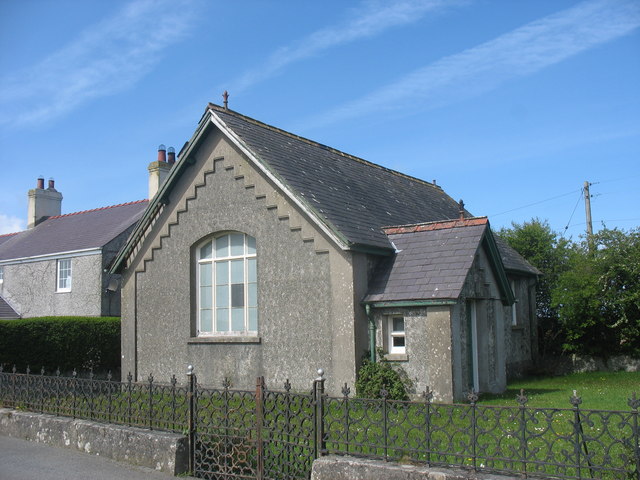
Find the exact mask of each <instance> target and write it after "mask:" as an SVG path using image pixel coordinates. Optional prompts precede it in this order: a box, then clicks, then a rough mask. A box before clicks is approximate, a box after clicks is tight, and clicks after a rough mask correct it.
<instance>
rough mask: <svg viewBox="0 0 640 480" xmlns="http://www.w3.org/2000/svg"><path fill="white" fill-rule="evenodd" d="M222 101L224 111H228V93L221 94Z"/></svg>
mask: <svg viewBox="0 0 640 480" xmlns="http://www.w3.org/2000/svg"><path fill="white" fill-rule="evenodd" d="M222 99H223V100H224V109H225V110H228V109H229V92H227V91H226V90H225V91H224V93H223V94H222Z"/></svg>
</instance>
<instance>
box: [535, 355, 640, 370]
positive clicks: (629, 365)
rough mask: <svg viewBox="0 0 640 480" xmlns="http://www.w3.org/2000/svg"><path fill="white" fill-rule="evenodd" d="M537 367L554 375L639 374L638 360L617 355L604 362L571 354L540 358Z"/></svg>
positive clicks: (586, 356)
mask: <svg viewBox="0 0 640 480" xmlns="http://www.w3.org/2000/svg"><path fill="white" fill-rule="evenodd" d="M539 367H540V369H542V370H544V371H547V372H551V373H552V374H554V375H567V374H569V373H584V372H618V371H625V372H640V358H633V357H629V356H623V355H619V356H615V357H609V358H608V359H606V360H605V359H603V358H599V357H591V356H588V355H585V356H582V355H576V354H573V355H567V356H563V357H543V358H540V360H539Z"/></svg>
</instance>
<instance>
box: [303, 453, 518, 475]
mask: <svg viewBox="0 0 640 480" xmlns="http://www.w3.org/2000/svg"><path fill="white" fill-rule="evenodd" d="M516 478H518V477H508V476H502V475H492V474H484V473H476V472H471V471H466V470H457V469H445V468H433V467H426V466H419V465H401V464H398V463H393V462H383V461H380V460H368V459H363V458H355V457H348V456H337V455H329V456H326V457H321V458H319V459H317V460H315V461H314V462H313V470H312V472H311V480H471V479H473V480H515V479H516Z"/></svg>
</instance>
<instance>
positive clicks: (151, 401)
mask: <svg viewBox="0 0 640 480" xmlns="http://www.w3.org/2000/svg"><path fill="white" fill-rule="evenodd" d="M45 373H46V372H45V370H44V369H42V370H40V372H39V373H37V374H33V373H31V371H30V370H29V368H28V367H27V372H26V373H24V374H21V373H17V372H16V370H15V367H14V368H13V369H12V371H10V372H5V371H3V369H2V366H0V403H1V404H2V405H4V406H5V407H12V408H21V409H25V410H30V411H34V412H39V413H48V414H52V415H60V416H65V417H72V418H79V419H84V420H94V421H98V422H104V423H114V424H118V425H127V426H133V427H142V428H148V429H151V430H166V431H172V432H186V430H187V426H188V423H187V420H188V412H189V408H188V407H189V406H188V402H187V392H188V390H187V387H186V386H180V385H178V382H177V379H176V377H175V376H173V377H171V379H170V380H169V382H168V383H166V384H163V383H157V382H156V381H155V380H154V378H153V376H152V375H149V377H148V378H147V381H146V382H143V383H136V382H133V377H132V376H131V374H129V375H128V376H127V380H126V381H124V382H121V381H115V380H113V379H112V378H111V376H110V375H107V379H106V380H98V379H96V378H94V376H93V373H92V372H89V373H88V376H87V378H81V377H79V376H78V375H77V373H76V371H75V370H74V371H73V374H72V376H71V377H63V376H61V375H60V372H59V371H56V372H55V373H54V374H53V375H45Z"/></svg>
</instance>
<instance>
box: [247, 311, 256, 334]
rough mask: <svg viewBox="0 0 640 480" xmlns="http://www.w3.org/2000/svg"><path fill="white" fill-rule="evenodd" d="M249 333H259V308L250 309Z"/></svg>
mask: <svg viewBox="0 0 640 480" xmlns="http://www.w3.org/2000/svg"><path fill="white" fill-rule="evenodd" d="M248 310H249V331H250V332H257V331H258V309H257V308H251V307H250V308H249V309H248Z"/></svg>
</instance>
